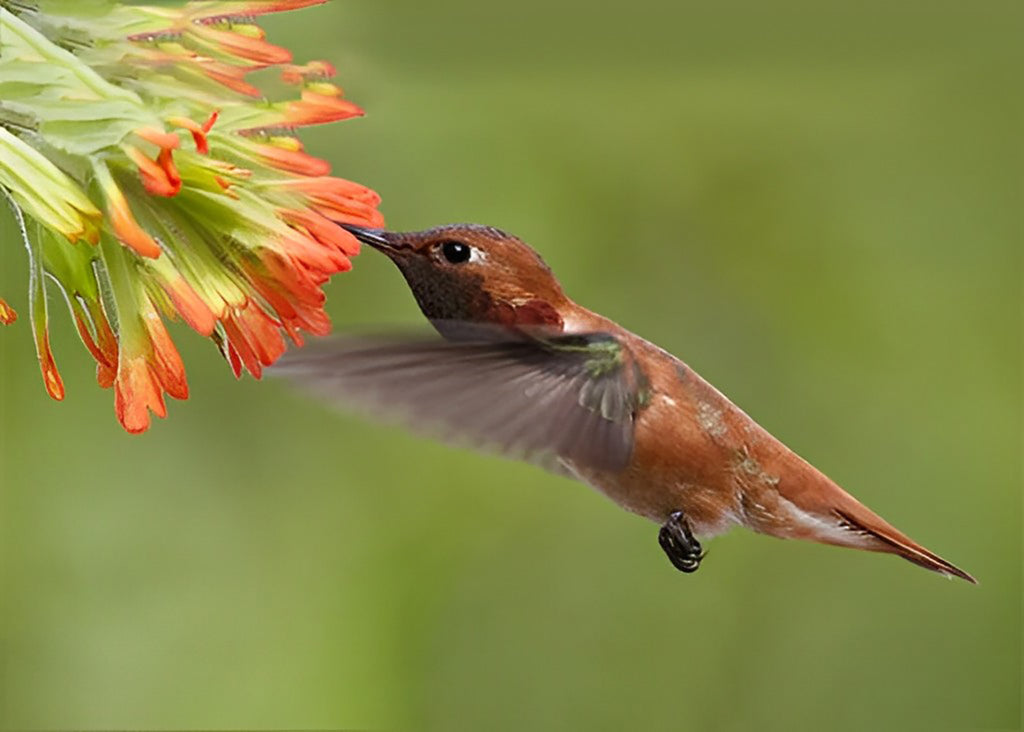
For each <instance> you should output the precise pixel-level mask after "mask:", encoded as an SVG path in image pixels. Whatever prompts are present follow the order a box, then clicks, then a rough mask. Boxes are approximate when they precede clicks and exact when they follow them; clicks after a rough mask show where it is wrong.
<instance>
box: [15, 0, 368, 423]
mask: <svg viewBox="0 0 1024 732" xmlns="http://www.w3.org/2000/svg"><path fill="white" fill-rule="evenodd" d="M322 2H324V0H262V1H261V0H191V1H190V2H178V3H167V2H165V3H163V4H160V5H153V6H143V5H135V4H130V3H127V2H124V3H123V2H117V1H115V0H95V1H94V2H91V3H88V11H87V12H86V11H85V10H75V9H74V8H76V7H77V6H78V5H85V4H74V3H66V2H62V1H60V0H36V1H34V2H30V1H29V0H0V193H2V194H3V196H4V197H5V198H6V199H7V201H8V203H9V204H10V205H11V208H12V210H13V211H14V214H15V218H16V220H17V222H18V225H19V227H20V230H21V234H22V239H23V240H24V243H25V246H26V249H27V251H28V254H29V269H30V277H29V293H30V296H29V319H30V321H31V323H32V332H33V334H34V337H35V342H36V352H37V355H38V357H39V363H40V368H41V370H42V373H43V381H44V385H45V387H46V390H47V392H48V393H49V394H50V396H52V397H53V398H54V399H62V398H63V396H64V386H63V382H62V380H61V377H60V373H59V372H58V370H57V366H56V363H55V361H54V358H53V354H52V352H51V350H50V344H49V331H48V328H47V318H48V297H47V295H48V292H49V291H50V290H51V289H56V290H57V291H59V292H60V293H61V294H62V295H63V299H64V301H65V303H66V304H67V306H68V309H69V311H70V313H71V317H72V318H73V320H74V323H75V326H76V328H77V330H78V333H79V335H80V337H81V340H82V342H83V344H84V345H85V347H86V348H87V349H88V351H89V352H90V353H91V354H92V356H93V358H94V359H95V360H96V364H97V381H98V382H99V384H100V386H102V387H105V388H113V389H114V403H115V411H116V413H117V417H118V419H119V420H120V422H121V424H122V425H123V426H124V427H125V429H127V430H128V431H129V432H141V431H144V430H145V429H147V428H148V427H149V424H150V414H151V413H152V414H156V415H157V416H160V417H163V416H165V414H166V404H165V401H164V397H165V395H168V396H171V397H174V398H175V399H185V398H186V397H187V396H188V384H187V380H186V378H185V369H184V366H183V364H182V360H181V357H180V356H179V354H178V351H177V349H176V348H175V346H174V343H173V342H172V341H171V339H170V337H169V335H168V333H167V329H166V327H165V324H164V320H165V319H175V318H180V319H181V320H183V321H184V322H185V323H187V324H188V325H189V326H191V328H192V329H193V330H195V331H196V332H198V333H200V334H201V335H203V336H206V337H209V338H210V339H212V340H213V341H214V342H215V343H216V344H217V346H218V347H219V348H220V350H221V352H222V354H223V356H224V358H225V359H226V360H227V362H228V364H229V365H230V367H231V369H232V370H233V372H234V373H235V375H236V376H241V374H242V372H243V371H248V372H249V373H250V374H252V375H253V376H254V377H256V378H259V377H260V375H261V373H262V370H263V368H264V367H266V366H268V365H270V364H272V363H273V362H274V361H275V360H276V359H277V358H278V357H279V356H280V355H281V354H282V353H283V352H284V351H285V349H286V348H287V344H288V341H289V340H290V341H291V342H292V343H294V344H295V345H297V346H300V345H302V342H303V335H302V334H303V332H306V333H312V334H315V335H322V334H325V333H327V332H328V331H329V329H330V322H329V320H328V318H327V315H326V313H325V312H324V307H323V306H324V299H325V296H324V293H323V290H322V289H321V288H322V286H323V285H324V283H325V282H327V280H328V279H329V278H330V277H331V276H333V275H335V274H337V273H339V272H344V271H347V270H348V269H350V268H351V261H350V258H351V257H352V256H353V255H355V254H357V253H358V251H359V243H358V242H357V241H356V239H355V238H354V237H353V236H352V235H351V234H349V233H348V232H347V231H346V230H345V229H344V228H343V227H342V224H355V225H360V226H368V227H379V226H382V225H383V218H382V217H381V215H380V213H379V212H378V211H377V205H378V204H379V202H380V199H379V197H378V196H377V194H376V193H374V192H373V191H372V190H370V189H368V188H366V187H365V186H361V185H359V184H357V183H353V182H351V181H347V180H343V179H341V178H336V177H332V176H330V175H329V173H330V166H329V165H328V164H327V163H326V162H325V161H324V160H321V159H319V158H317V157H314V156H313V155H310V154H309V153H307V152H306V151H305V149H304V148H303V145H302V143H301V142H300V141H299V139H298V138H297V137H296V136H295V129H296V128H298V127H303V126H306V125H313V124H323V123H330V122H337V121H340V120H344V119H348V118H351V117H356V116H360V115H362V110H361V109H360V108H359V107H357V106H356V105H354V104H353V103H352V102H350V101H348V100H346V99H345V98H344V95H343V93H342V90H341V89H340V88H339V87H337V86H335V85H334V84H333V83H331V81H330V79H332V78H333V77H334V75H335V70H334V67H333V66H331V65H330V64H329V63H327V62H324V61H312V62H309V63H306V64H303V65H297V64H293V63H292V55H291V52H290V51H288V50H287V49H285V48H282V47H280V46H276V45H273V44H272V43H270V42H269V41H267V40H266V36H265V34H264V32H263V30H262V29H261V28H260V27H259V26H258V25H257V24H256V22H255V21H256V19H257V18H258V17H259V16H262V15H265V14H267V13H274V12H279V11H287V10H295V9H298V8H304V7H307V6H312V5H318V4H321V3H322ZM272 66H277V67H280V72H281V78H282V80H283V81H284V82H285V83H286V84H289V85H294V86H297V87H299V89H298V94H297V96H295V97H292V98H286V99H281V100H274V101H271V100H267V99H264V98H263V97H262V92H261V91H260V89H259V88H258V87H257V86H255V85H254V84H252V83H251V82H250V81H249V79H248V75H249V73H250V72H252V71H254V70H257V69H265V68H267V67H272ZM16 317H17V315H16V313H15V312H14V310H13V309H12V308H11V307H10V306H9V305H8V304H7V303H6V302H5V301H4V300H0V323H4V324H10V323H13V322H14V321H15V319H16Z"/></svg>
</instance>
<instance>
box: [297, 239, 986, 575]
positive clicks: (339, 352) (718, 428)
mask: <svg viewBox="0 0 1024 732" xmlns="http://www.w3.org/2000/svg"><path fill="white" fill-rule="evenodd" d="M346 228H348V230H349V231H351V232H352V233H353V234H354V235H355V236H356V237H357V238H358V239H359V240H360V241H362V242H365V243H366V244H368V245H370V246H371V247H373V248H374V249H377V250H378V251H381V252H383V253H384V254H386V255H387V256H388V257H390V258H391V260H392V261H393V262H394V263H395V264H396V265H397V266H398V268H399V270H401V272H402V274H403V275H404V276H405V280H406V282H407V283H408V285H409V287H410V289H411V290H412V294H413V296H414V297H415V298H416V302H417V303H418V304H419V307H420V310H422V311H423V314H424V315H425V316H426V317H427V318H428V319H429V320H430V321H431V323H432V324H433V325H434V327H435V329H436V330H437V331H438V332H439V333H440V335H441V336H442V337H441V338H437V337H434V338H432V339H427V338H409V337H406V338H394V337H392V338H386V337H342V338H339V339H334V340H328V341H324V342H321V343H320V344H315V345H312V346H310V347H307V348H305V349H303V350H301V351H296V352H294V353H292V354H290V355H289V356H288V357H286V358H285V359H284V360H283V363H282V365H281V367H280V368H279V369H278V370H279V371H281V372H283V373H286V374H288V375H290V376H293V377H294V378H296V379H297V380H299V381H300V382H301V383H303V384H304V385H305V386H306V387H307V388H309V389H311V390H313V391H314V392H316V393H317V394H319V395H322V396H323V397H325V398H327V399H329V400H332V401H335V402H338V403H340V404H341V405H342V406H345V407H353V406H362V407H364V408H368V409H369V410H370V411H377V410H383V411H387V412H392V413H397V414H398V415H401V416H404V417H405V418H406V419H407V421H408V422H409V423H410V424H411V425H412V426H414V427H421V428H423V427H426V428H429V427H431V426H432V427H434V428H435V430H437V431H439V432H441V433H442V434H443V435H445V436H447V437H449V438H455V439H457V440H461V441H463V442H468V443H470V444H472V445H474V446H478V447H484V448H490V449H492V450H497V451H499V452H503V453H505V454H506V455H509V456H512V457H517V458H522V459H526V460H530V461H533V462H537V463H540V464H542V465H543V466H545V467H547V468H548V469H550V470H553V471H555V472H557V473H560V474H562V475H566V476H568V477H571V478H574V479H577V480H580V481H582V482H584V483H587V484H590V485H591V486H593V487H595V488H597V489H598V490H599V491H601V492H602V493H604V494H605V495H607V496H608V497H609V498H611V499H612V500H613V501H615V502H616V503H618V504H619V505H620V506H622V507H623V508H625V509H626V510H628V511H632V512H633V513H636V514H639V515H641V516H644V517H646V518H648V519H650V520H652V521H654V522H655V523H657V524H659V525H660V526H661V528H660V531H659V533H658V541H659V543H660V545H661V547H662V549H663V550H664V551H665V554H666V555H668V558H669V560H670V561H671V562H672V564H673V565H674V566H675V567H676V568H677V569H679V570H681V571H683V572H693V571H695V570H696V569H697V568H698V567H699V566H700V563H701V560H702V558H703V557H704V550H703V549H702V547H701V543H700V541H701V540H704V539H708V538H711V537H713V536H715V535H716V534H720V533H722V532H724V531H726V530H727V529H729V528H730V527H731V526H733V525H736V524H739V525H742V526H746V527H747V528H749V529H752V530H754V531H757V532H759V533H762V534H770V535H771V536H776V537H779V538H784V539H810V540H811V541H817V542H821V543H824V544H835V545H839V546H846V547H852V548H855V549H863V550H867V551H875V552H886V553H889V554H897V555H899V556H901V557H903V558H904V559H907V560H909V561H911V562H913V563H915V564H918V565H920V566H922V567H925V568H926V569H930V570H933V571H935V572H940V573H942V574H945V575H948V576H956V577H961V578H963V579H965V580H967V581H969V582H975V580H974V578H973V577H971V575H969V574H967V573H966V572H964V571H963V570H961V569H959V568H957V567H955V566H954V565H952V564H951V563H949V562H947V561H946V560H945V559H942V558H941V557H939V556H938V555H936V554H934V553H933V552H931V551H929V550H928V549H925V548H924V547H923V546H921V545H920V544H917V543H916V542H914V541H913V540H911V539H910V538H908V537H907V536H906V535H905V534H903V533H901V532H900V531H898V530H897V529H896V528H894V527H893V526H891V525H890V524H889V523H887V522H886V521H885V520H884V519H882V518H881V517H880V516H878V515H877V514H875V513H874V512H872V511H871V510H870V509H868V508H866V507H865V506H864V505H863V504H861V503H860V502H859V501H857V499H855V498H854V497H853V496H851V495H850V494H848V493H846V492H845V491H844V490H843V489H842V488H840V487H839V486H838V485H836V484H835V483H833V482H832V481H831V480H830V479H829V478H827V477H826V476H825V475H824V474H823V473H821V472H820V471H818V470H817V469H815V468H814V467H813V466H812V465H810V464H809V463H807V462H806V461H805V460H803V459H802V458H801V457H799V456H798V455H797V454H796V453H794V452H793V451H792V450H790V449H789V448H787V447H786V446H785V445H783V444H782V443H781V442H780V441H779V440H777V439H776V438H774V437H773V436H772V435H771V434H769V433H768V432H767V431H766V430H765V429H764V428H762V427H761V426H760V425H758V424H757V423H756V422H754V421H753V420H752V419H751V418H750V417H748V416H747V415H746V414H745V413H744V412H743V411H742V410H740V409H739V407H737V406H736V405H734V404H733V403H732V402H730V401H729V400H728V399H727V398H726V397H725V396H723V395H722V394H721V393H720V392H718V390H716V389H715V388H714V387H713V386H711V385H710V384H709V383H708V382H706V381H705V380H704V379H702V378H701V377H700V376H698V375H697V373H696V372H694V371H693V369H691V368H690V367H689V366H687V365H686V364H685V363H683V362H682V361H680V360H679V359H677V358H676V357H674V356H672V355H671V354H670V353H668V352H666V351H664V350H662V349H661V348H659V347H658V346H656V345H654V344H652V343H649V342H648V341H646V340H644V339H643V338H641V337H640V336H638V335H635V334H633V333H631V332H630V331H628V330H626V329H625V328H623V327H622V326H620V325H618V324H617V323H614V322H612V321H611V320H608V319H607V318H604V317H602V316H600V315H598V314H596V313H594V312H591V311H590V310H587V309H586V308H584V307H582V306H581V305H577V304H576V303H575V302H573V301H572V300H570V299H569V298H568V297H567V296H566V295H565V293H564V292H563V291H562V287H561V286H560V285H559V283H558V280H557V279H556V278H555V276H554V274H553V273H552V271H551V270H550V269H549V268H548V266H547V265H546V264H545V263H544V261H543V260H542V259H541V258H540V256H539V255H538V254H537V253H536V252H535V251H534V250H533V249H531V248H530V247H529V246H527V245H526V244H525V243H524V242H523V241H521V240H520V239H518V238H516V237H515V236H512V235H510V234H506V233H505V232H502V231H499V230H498V229H494V228H491V227H488V226H479V225H473V224H459V225H452V226H442V227H438V228H434V229H429V230H427V231H421V232H411V233H396V232H391V231H384V230H377V229H364V228H360V227H355V226H348V227H346Z"/></svg>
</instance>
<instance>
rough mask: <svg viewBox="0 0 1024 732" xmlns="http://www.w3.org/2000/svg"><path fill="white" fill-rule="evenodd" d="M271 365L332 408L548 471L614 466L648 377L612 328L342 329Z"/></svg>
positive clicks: (623, 456)
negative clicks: (468, 336)
mask: <svg viewBox="0 0 1024 732" xmlns="http://www.w3.org/2000/svg"><path fill="white" fill-rule="evenodd" d="M271 373H277V374H282V375H285V376H288V377H290V378H292V379H294V380H295V381H296V382H297V383H299V384H300V385H301V386H302V387H303V388H305V389H307V390H309V391H311V392H313V393H314V394H316V395H318V396H320V397H322V398H326V399H328V400H329V401H331V402H332V403H334V404H336V405H338V406H340V407H342V408H348V409H351V408H361V409H362V410H363V411H370V412H374V413H376V412H383V413H384V414H391V415H394V416H397V417H398V418H400V419H402V421H405V422H406V423H407V424H409V425H410V426H411V427H413V428H416V429H419V430H421V431H422V430H427V431H433V432H435V433H437V432H439V433H440V435H441V437H442V438H447V439H451V440H454V441H456V442H461V443H469V444H470V445H472V446H474V447H479V448H484V449H491V450H496V451H498V452H501V453H503V454H505V455H508V456H510V457H515V458H520V459H525V460H531V461H533V462H538V463H541V464H542V465H544V466H545V467H548V468H553V469H557V468H558V467H559V465H558V464H559V463H563V462H565V461H568V462H571V463H572V464H573V465H574V466H575V467H577V468H581V469H583V468H591V469H597V470H620V469H622V468H624V467H625V466H626V465H627V463H628V462H629V459H630V455H631V454H632V451H633V421H634V417H635V415H636V412H637V410H638V409H639V408H640V407H641V405H642V403H643V401H644V400H645V394H646V388H647V381H646V379H645V378H644V376H643V373H642V372H641V371H640V369H639V368H638V367H637V366H636V364H635V362H634V361H633V360H632V358H631V357H630V356H629V353H628V351H627V350H626V349H625V348H624V347H623V346H622V344H621V343H620V342H619V341H618V340H617V339H616V338H615V337H614V336H612V335H610V334H607V333H590V334H583V335H557V336H553V337H550V338H547V337H545V338H534V337H527V336H524V335H522V334H518V333H517V334H515V335H514V336H513V335H511V334H504V335H503V336H502V337H487V338H476V339H473V340H458V341H450V340H437V339H431V340H427V339H419V340H418V339H387V338H365V337H364V338H359V337H342V338H337V339H333V340H328V341H322V342H320V343H316V344H311V345H309V346H307V347H306V348H303V349H302V350H300V351H294V352H291V353H289V354H288V355H287V356H286V357H285V358H283V359H282V360H281V362H280V364H279V366H277V367H275V368H274V369H272V370H271Z"/></svg>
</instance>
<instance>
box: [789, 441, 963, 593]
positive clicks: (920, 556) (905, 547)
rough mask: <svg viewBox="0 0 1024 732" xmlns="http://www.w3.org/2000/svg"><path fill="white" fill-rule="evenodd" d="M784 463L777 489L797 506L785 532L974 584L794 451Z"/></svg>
mask: <svg viewBox="0 0 1024 732" xmlns="http://www.w3.org/2000/svg"><path fill="white" fill-rule="evenodd" d="M792 458H796V460H795V461H794V460H793V459H792ZM787 462H788V463H789V468H790V470H789V471H786V472H785V473H783V478H782V480H781V481H780V482H779V484H778V491H779V494H780V495H781V496H782V497H783V498H785V499H786V500H787V501H789V502H790V503H791V504H792V506H793V507H794V508H795V509H796V511H794V513H795V514H796V516H797V520H796V521H794V523H793V524H791V526H792V529H791V532H789V533H788V535H789V536H792V537H794V538H803V539H810V540H812V541H818V542H821V543H823V544H835V545H838V546H847V547H853V548H855V549H864V550H867V551H874V552H884V553H887V554H896V555H898V556H901V557H903V558H904V559H906V560H907V561H908V562H913V563H914V564H916V565H918V566H920V567H924V568H925V569H930V570H932V571H933V572H939V573H940V574H944V575H946V576H949V577H959V578H961V579H964V580H967V581H968V582H971V583H973V584H977V580H975V579H974V577H972V576H971V575H970V574H968V573H967V572H965V571H963V570H962V569H960V568H959V567H957V566H956V565H954V564H952V563H951V562H948V561H946V560H945V559H943V558H942V557H940V556H939V555H937V554H935V553H934V552H932V551H930V550H928V549H926V548H924V547H923V546H921V545H920V544H918V543H917V542H916V541H914V540H913V539H911V538H910V537H908V536H907V535H906V534H904V533H903V532H901V531H900V530H899V529H897V528H896V527H894V526H893V525H892V524H890V523H889V522H888V521H886V520H885V519H883V518H882V517H881V516H879V515H878V514H876V513H875V512H874V511H872V510H871V509H869V508H868V507H867V506H865V505H864V504H862V503H861V502H860V501H858V500H857V499H856V498H854V497H853V496H851V495H850V494H849V493H847V492H846V491H844V490H843V489H842V488H840V487H839V486H838V485H836V484H835V483H834V482H833V481H832V480H830V479H829V478H828V477H827V476H825V475H824V474H823V473H821V472H820V471H818V470H817V469H816V468H814V467H813V466H811V465H810V464H809V463H807V462H806V461H804V460H802V459H801V458H799V457H798V456H796V455H795V454H794V453H790V460H788V461H787ZM787 473H788V475H787ZM787 477H789V478H791V480H786V478H787ZM794 479H795V480H794Z"/></svg>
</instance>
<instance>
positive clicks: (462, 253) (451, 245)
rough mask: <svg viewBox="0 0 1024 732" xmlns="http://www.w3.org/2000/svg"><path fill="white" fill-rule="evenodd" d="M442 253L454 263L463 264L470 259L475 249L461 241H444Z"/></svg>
mask: <svg viewBox="0 0 1024 732" xmlns="http://www.w3.org/2000/svg"><path fill="white" fill-rule="evenodd" d="M441 254H442V255H443V256H444V258H445V259H447V260H448V261H449V262H451V263H452V264H462V263H463V262H468V261H469V258H470V256H471V255H472V254H473V249H472V248H471V247H470V246H469V244H463V243H462V242H461V241H444V242H441Z"/></svg>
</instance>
